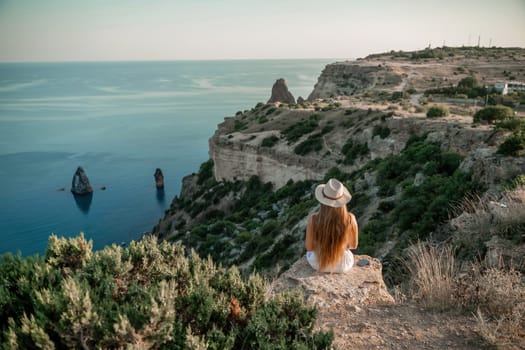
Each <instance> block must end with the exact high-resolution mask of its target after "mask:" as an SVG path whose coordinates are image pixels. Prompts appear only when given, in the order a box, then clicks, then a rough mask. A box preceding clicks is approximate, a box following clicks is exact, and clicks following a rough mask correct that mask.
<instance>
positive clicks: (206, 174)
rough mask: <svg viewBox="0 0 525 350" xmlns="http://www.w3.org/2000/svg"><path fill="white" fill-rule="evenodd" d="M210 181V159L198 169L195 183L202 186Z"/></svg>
mask: <svg viewBox="0 0 525 350" xmlns="http://www.w3.org/2000/svg"><path fill="white" fill-rule="evenodd" d="M210 179H213V160H212V159H210V160H208V161H207V162H204V163H202V164H201V166H200V168H199V173H198V179H197V183H198V184H199V185H202V184H203V183H204V182H206V181H207V180H210Z"/></svg>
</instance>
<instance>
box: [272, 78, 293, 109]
mask: <svg viewBox="0 0 525 350" xmlns="http://www.w3.org/2000/svg"><path fill="white" fill-rule="evenodd" d="M275 102H283V103H288V104H295V98H294V97H293V95H292V94H291V93H290V91H288V87H287V86H286V81H285V80H284V79H282V78H281V79H277V81H276V82H275V84H273V87H272V97H270V99H269V100H268V103H275Z"/></svg>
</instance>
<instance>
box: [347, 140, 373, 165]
mask: <svg viewBox="0 0 525 350" xmlns="http://www.w3.org/2000/svg"><path fill="white" fill-rule="evenodd" d="M341 152H342V153H343V155H344V156H345V158H344V160H343V163H344V164H354V161H355V160H356V159H358V158H359V157H361V156H364V155H366V154H368V153H369V152H370V150H369V149H368V144H367V143H366V142H365V143H359V142H354V141H353V140H352V139H349V140H348V141H347V142H346V143H345V144H344V146H343V149H342V150H341Z"/></svg>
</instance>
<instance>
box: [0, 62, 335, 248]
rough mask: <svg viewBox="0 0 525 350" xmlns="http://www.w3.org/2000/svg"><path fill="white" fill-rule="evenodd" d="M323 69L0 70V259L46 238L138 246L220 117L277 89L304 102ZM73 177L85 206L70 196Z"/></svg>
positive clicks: (204, 150) (74, 66) (258, 65)
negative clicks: (279, 85) (84, 192)
mask: <svg viewBox="0 0 525 350" xmlns="http://www.w3.org/2000/svg"><path fill="white" fill-rule="evenodd" d="M331 61H332V60H268V61H251V60H247V61H174V62H105V63H3V64H0V254H2V253H5V252H13V253H16V252H18V251H20V252H22V254H23V255H32V254H34V253H39V254H43V253H44V252H45V249H46V246H47V240H48V237H49V235H50V234H51V233H55V234H57V235H60V236H76V235H78V234H79V232H84V233H85V235H86V236H87V237H88V238H90V239H93V240H94V246H95V248H96V249H99V248H101V247H103V246H105V245H108V244H112V243H117V244H120V243H121V242H129V241H130V240H132V239H137V238H139V237H140V236H141V234H142V233H143V232H145V231H150V230H151V229H152V227H153V226H154V225H155V224H156V223H157V222H158V220H159V219H160V218H161V217H162V216H163V214H164V211H165V210H166V209H167V208H168V207H169V204H170V202H171V200H172V199H173V197H174V196H175V195H178V194H179V192H180V186H181V180H182V177H183V176H185V175H187V174H190V173H192V172H196V171H198V169H199V165H200V164H201V163H202V162H204V161H206V160H207V159H208V139H209V137H210V136H211V135H212V134H213V132H214V130H215V128H216V125H217V124H218V123H220V122H222V121H223V118H224V117H225V116H230V115H234V114H235V112H236V111H238V110H244V109H249V108H251V107H253V106H254V105H255V104H256V103H257V102H260V101H262V102H266V101H267V100H268V98H269V97H270V92H271V87H272V85H273V83H274V82H275V80H276V79H278V78H281V77H283V78H285V79H286V81H287V84H288V87H289V89H290V90H291V92H292V94H293V95H294V96H295V97H296V98H297V97H298V96H299V95H301V96H303V97H305V98H306V97H307V96H308V94H309V93H310V92H311V91H312V89H313V86H314V84H315V82H316V81H317V77H318V76H319V74H320V72H321V70H322V69H323V67H324V66H325V65H326V64H327V63H330V62H331ZM79 165H81V166H83V167H84V169H85V171H86V173H87V175H88V177H89V179H90V182H91V184H92V185H93V188H94V190H95V191H94V194H93V196H92V199H91V202H89V201H86V200H82V201H78V200H75V197H73V195H72V194H71V193H70V192H69V190H70V188H71V179H72V177H73V174H74V172H75V170H76V168H77V167H78V166H79ZM157 167H160V168H161V169H162V170H163V172H164V176H165V186H166V187H165V191H164V193H163V194H162V193H159V192H157V190H156V189H155V183H154V178H153V174H154V172H155V169H156V168H157ZM102 186H105V187H106V190H105V191H102V190H101V189H100V188H101V187H102ZM60 189H65V191H60Z"/></svg>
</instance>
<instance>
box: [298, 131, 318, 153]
mask: <svg viewBox="0 0 525 350" xmlns="http://www.w3.org/2000/svg"><path fill="white" fill-rule="evenodd" d="M322 149H323V138H322V136H321V134H314V135H310V136H308V138H307V139H306V140H305V141H303V142H301V143H300V144H298V145H297V146H296V147H295V148H294V152H295V154H298V155H301V156H304V155H306V154H308V153H310V152H319V151H320V150H322Z"/></svg>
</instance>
